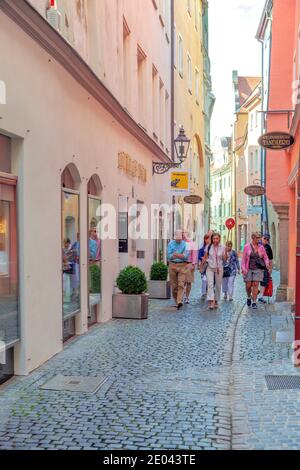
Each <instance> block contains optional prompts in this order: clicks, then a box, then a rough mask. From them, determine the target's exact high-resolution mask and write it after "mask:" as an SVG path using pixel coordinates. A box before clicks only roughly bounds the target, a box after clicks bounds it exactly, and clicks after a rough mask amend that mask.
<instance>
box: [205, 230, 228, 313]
mask: <svg viewBox="0 0 300 470" xmlns="http://www.w3.org/2000/svg"><path fill="white" fill-rule="evenodd" d="M227 259H228V254H227V249H226V248H225V246H223V245H221V235H220V234H218V233H214V234H213V235H212V237H211V244H210V245H207V246H206V248H205V255H204V257H203V260H202V264H204V263H207V269H206V277H207V300H208V302H209V309H210V310H213V309H214V308H218V302H219V300H220V299H221V289H222V281H223V271H224V267H223V266H224V262H226V261H227Z"/></svg>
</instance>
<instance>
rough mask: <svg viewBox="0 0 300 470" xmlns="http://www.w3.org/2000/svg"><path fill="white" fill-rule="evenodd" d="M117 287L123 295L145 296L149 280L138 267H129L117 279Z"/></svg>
mask: <svg viewBox="0 0 300 470" xmlns="http://www.w3.org/2000/svg"><path fill="white" fill-rule="evenodd" d="M117 286H118V288H119V289H120V291H121V292H122V293H123V294H136V295H138V294H143V293H144V292H146V290H147V279H146V276H145V274H144V273H143V271H141V269H140V268H137V267H136V266H127V267H126V268H124V269H122V271H120V273H119V276H118V277H117Z"/></svg>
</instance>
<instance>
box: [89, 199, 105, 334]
mask: <svg viewBox="0 0 300 470" xmlns="http://www.w3.org/2000/svg"><path fill="white" fill-rule="evenodd" d="M100 210H101V201H100V199H99V198H97V197H93V196H89V197H88V227H89V234H88V257H89V260H88V261H89V271H88V276H89V278H88V285H89V314H88V324H89V326H90V325H93V324H94V323H96V322H97V318H98V314H99V309H100V302H101V258H102V246H101V237H100V220H101V219H100Z"/></svg>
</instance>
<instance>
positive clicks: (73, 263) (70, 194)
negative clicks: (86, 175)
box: [62, 164, 80, 339]
mask: <svg viewBox="0 0 300 470" xmlns="http://www.w3.org/2000/svg"><path fill="white" fill-rule="evenodd" d="M79 187H80V176H79V173H78V170H77V168H76V166H75V165H74V164H70V165H68V166H67V167H66V168H65V170H64V172H63V174H62V273H63V279H62V284H63V319H64V321H65V323H64V327H65V326H66V325H67V324H69V323H70V322H66V320H67V319H69V318H70V317H72V316H74V315H76V313H78V312H79V311H80V219H79ZM64 329H65V328H64ZM71 330H73V325H71V326H70V331H71ZM71 334H72V333H70V335H71ZM68 336H69V335H68V334H67V333H66V334H64V338H65V339H66V338H67V337H68Z"/></svg>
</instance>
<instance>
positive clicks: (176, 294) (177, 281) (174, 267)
mask: <svg viewBox="0 0 300 470" xmlns="http://www.w3.org/2000/svg"><path fill="white" fill-rule="evenodd" d="M188 256H189V252H188V247H187V244H186V242H185V241H184V240H183V239H182V230H176V233H175V239H174V240H172V241H171V242H170V243H169V245H168V261H169V275H170V283H171V288H172V294H173V298H174V300H175V302H176V306H177V309H178V310H179V309H180V308H181V307H182V305H183V293H184V287H185V280H186V273H187V266H188V264H187V260H188Z"/></svg>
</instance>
